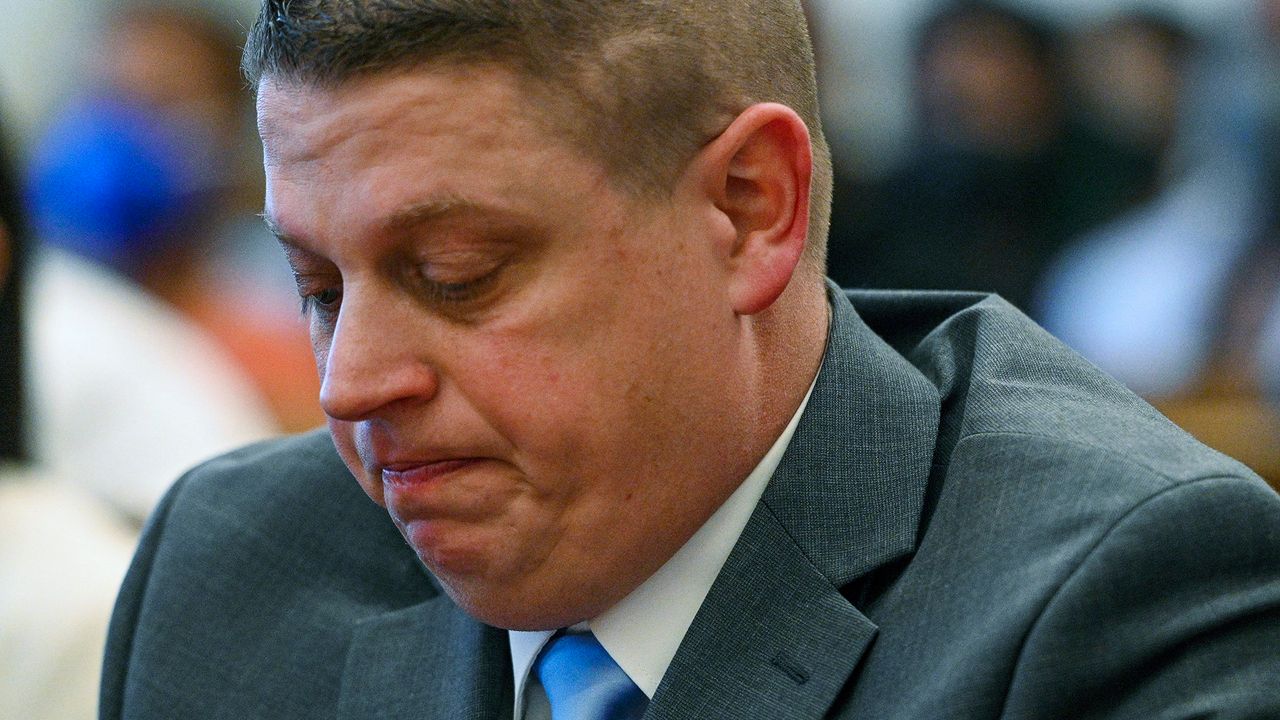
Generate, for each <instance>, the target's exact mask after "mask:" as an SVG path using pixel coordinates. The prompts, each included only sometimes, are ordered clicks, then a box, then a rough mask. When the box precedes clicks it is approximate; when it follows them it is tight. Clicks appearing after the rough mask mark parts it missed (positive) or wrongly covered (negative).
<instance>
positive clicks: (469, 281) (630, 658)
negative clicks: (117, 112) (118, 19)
mask: <svg viewBox="0 0 1280 720" xmlns="http://www.w3.org/2000/svg"><path fill="white" fill-rule="evenodd" d="M246 67H247V70H248V74H249V76H250V78H251V80H252V82H253V83H254V85H255V87H256V88H257V93H258V111H259V125H260V129H261V132H262V136H263V141H264V146H265V149H266V155H265V158H266V168H267V185H268V188H267V202H266V216H267V218H268V221H269V223H270V224H271V225H272V227H273V229H274V230H275V231H276V233H277V235H278V236H279V237H280V239H281V242H282V244H283V246H284V248H285V251H286V253H287V254H288V256H289V259H290V262H291V263H292V265H293V267H294V270H295V272H296V274H297V278H298V285H299V292H300V294H301V295H302V297H303V299H304V305H305V307H306V309H307V313H308V315H309V318H310V323H311V333H312V338H313V343H314V346H315V351H316V359H317V364H318V367H319V368H320V372H321V375H322V381H323V389H322V391H321V402H322V405H323V406H324V409H325V412H326V414H327V415H328V416H329V419H330V420H329V434H330V435H331V437H332V442H330V439H329V438H328V437H325V436H321V435H310V436H303V437H301V438H296V439H291V440H286V441H283V442H280V443H273V444H268V445H263V446H257V447H254V448H251V449H248V450H245V451H242V452H240V453H238V454H235V455H232V456H228V457H225V458H222V459H220V460H216V461H214V462H212V463H210V464H208V465H206V466H204V467H202V468H200V469H197V470H196V471H194V472H192V473H191V474H189V475H188V476H186V477H185V478H184V479H183V480H181V481H180V482H179V483H178V485H177V486H176V487H175V489H174V490H173V491H172V492H171V494H170V495H169V497H168V499H167V500H166V502H165V503H164V504H163V506H162V507H161V509H160V510H159V511H158V512H157V513H156V515H155V516H154V518H153V519H152V521H151V524H150V527H149V530H148V532H147V537H146V538H145V539H144V541H143V544H142V547H141V549H140V551H139V554H138V558H137V560H136V561H135V564H134V567H133V569H132V571H131V575H130V578H129V580H128V581H126V583H125V587H124V589H123V591H122V595H121V599H120V602H119V605H118V607H117V611H116V617H115V619H114V621H113V622H114V624H113V629H112V634H111V637H110V640H109V642H110V648H109V650H108V656H107V664H106V669H105V678H104V683H105V685H104V690H103V717H104V718H118V717H127V718H151V717H182V718H200V717H272V718H280V717H286V718H295V717H296V718H304V717H305V718H316V717H338V718H370V717H377V718H401V717H403V718H463V717H473V718H489V717H512V716H513V715H515V716H519V717H526V718H547V717H551V718H554V720H562V719H563V718H569V717H574V718H576V717H609V718H615V717H616V718H621V717H628V718H633V717H639V716H640V714H641V713H643V714H644V717H646V718H720V717H723V718H744V717H748V718H820V717H827V716H834V717H847V718H942V717H956V718H995V717H1012V718H1061V717H1193V716H1206V715H1210V714H1214V713H1217V716H1219V717H1264V716H1267V715H1269V714H1274V713H1275V712H1277V711H1280V696H1278V694H1277V691H1276V690H1275V688H1274V685H1275V683H1274V679H1275V678H1274V670H1275V667H1276V660H1277V659H1278V658H1280V655H1278V653H1280V650H1277V648H1280V644H1278V643H1277V641H1278V640H1280V622H1277V620H1280V584H1278V583H1277V582H1276V578H1277V573H1280V501H1278V500H1277V498H1276V497H1275V495H1274V494H1273V493H1272V492H1271V491H1270V490H1269V489H1267V488H1266V487H1265V486H1264V485H1262V484H1261V482H1260V481H1259V480H1258V479H1257V478H1256V477H1253V476H1251V475H1250V474H1249V473H1248V471H1247V470H1245V469H1244V468H1242V467H1241V466H1239V465H1238V464H1236V463H1233V462H1231V461H1229V460H1227V459H1225V458H1222V457H1221V456H1217V455H1215V454H1213V453H1211V452H1210V451H1208V450H1206V449H1204V448H1202V447H1201V446H1198V445H1196V444H1195V443H1194V442H1193V441H1191V440H1190V439H1188V438H1187V437H1186V436H1185V435H1183V434H1182V433H1180V432H1179V431H1177V430H1176V429H1175V428H1174V427H1173V426H1171V425H1169V424H1168V423H1166V422H1164V421H1162V420H1161V419H1160V418H1159V416H1158V415H1157V414H1156V413H1154V411H1152V410H1151V409H1150V408H1148V407H1147V406H1145V405H1143V404H1142V403H1141V402H1140V401H1138V400H1137V399H1136V398H1134V397H1133V396H1132V395H1130V394H1128V393H1127V392H1125V391H1124V390H1123V389H1122V388H1120V387H1119V386H1118V385H1117V384H1115V383H1113V382H1111V381H1110V380H1108V379H1107V378H1105V377H1103V376H1101V375H1099V374H1098V373H1097V372H1096V371H1095V370H1093V369H1092V368H1090V367H1089V366H1088V365H1087V364H1086V363H1084V362H1083V361H1081V360H1080V359H1078V358H1077V357H1076V356H1074V355H1072V354H1071V353H1070V352H1069V351H1067V350H1065V349H1064V348H1062V347H1061V346H1060V345H1058V344H1057V343H1055V342H1054V341H1053V340H1052V339H1051V338H1049V337H1048V336H1047V335H1045V334H1044V333H1043V332H1042V331H1040V330H1038V329H1037V328H1035V327H1034V326H1033V325H1031V324H1030V323H1029V322H1028V321H1027V320H1025V319H1024V318H1023V317H1022V316H1021V315H1019V314H1017V312H1016V311H1014V310H1013V309H1012V308H1011V307H1010V306H1008V305H1007V304H1005V303H1004V302H1003V301H1000V300H998V299H994V298H986V297H983V296H980V295H953V294H942V295H921V294H896V293H879V294H875V293H873V294H866V293H862V294H854V295H853V296H852V299H853V303H854V304H850V300H849V298H847V297H846V296H845V295H844V294H842V293H841V292H839V291H837V290H835V289H834V288H832V287H829V286H827V285H825V284H824V282H823V279H822V275H823V272H822V268H823V245H824V234H825V226H826V216H827V210H828V198H829V193H830V179H829V178H830V170H829V166H828V160H827V152H826V148H825V146H824V143H823V141H822V139H821V132H820V127H819V123H818V119H817V107H816V102H815V100H814V97H815V95H816V93H815V91H814V81H813V72H812V60H811V52H810V49H809V43H808V39H807V35H806V32H805V26H804V22H803V16H802V14H801V9H800V7H799V4H798V3H795V2H789V1H783V0H707V1H704V2H698V3H684V2H644V3H639V2H635V1H634V0H625V1H624V0H595V1H593V2H570V1H567V0H524V1H523V2H506V1H493V2H475V1H473V2H462V1H449V0H416V1H414V2H390V1H384V0H365V1H363V2H358V3H350V2H336V1H331V0H312V1H310V2H303V1H301V0H294V1H293V2H277V1H275V0H271V1H269V2H266V3H265V4H264V7H263V12H262V15H261V16H260V18H259V21H258V23H257V25H256V26H255V28H254V30H253V32H252V34H251V37H250V41H249V44H248V48H247V50H246ZM335 448H336V453H335ZM350 476H354V478H355V482H352V481H351V477H350ZM357 487H358V488H360V489H361V490H363V491H364V493H363V495H362V494H361V493H360V492H358V491H357V490H356V489H355V488H357ZM365 495H367V496H368V498H369V499H372V500H373V503H370V502H368V500H366V499H365V497H364V496H365ZM379 506H380V507H381V508H385V512H384V511H383V510H382V509H379ZM388 516H389V517H390V520H391V521H390V522H388V521H387V517H388ZM397 530H398V532H397ZM406 544H407V547H406ZM424 567H425V569H426V572H423V568H424ZM606 685H607V686H608V687H605V686H606ZM605 696H607V697H608V700H609V704H611V705H613V708H612V710H609V711H608V712H606V711H603V710H601V711H600V712H599V713H598V714H595V715H588V714H585V712H586V711H579V710H575V709H574V707H576V706H575V705H574V704H575V703H580V702H583V701H585V700H590V699H596V698H601V697H605ZM1259 713H1260V714H1259Z"/></svg>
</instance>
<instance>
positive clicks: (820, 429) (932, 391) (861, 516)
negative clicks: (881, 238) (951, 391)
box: [763, 286, 941, 587]
mask: <svg viewBox="0 0 1280 720" xmlns="http://www.w3.org/2000/svg"><path fill="white" fill-rule="evenodd" d="M829 296H830V298H831V303H832V320H831V332H830V333H829V339H828V341H827V351H826V354H825V356H824V358H823V367H822V372H821V374H820V375H819V376H818V382H817V386H816V387H815V388H814V397H813V401H812V402H811V403H810V406H809V408H808V409H807V410H806V411H805V414H804V417H802V418H801V420H800V427H799V428H798V430H797V432H796V437H795V439H794V440H793V441H792V443H791V446H790V447H789V448H788V449H787V453H786V455H785V456H784V457H783V460H782V465H781V466H780V467H779V468H778V471H777V472H776V473H775V474H774V477H773V480H772V481H771V482H770V483H769V488H768V490H766V491H765V495H764V498H763V503H764V505H766V506H768V508H769V509H770V510H771V511H772V512H773V513H774V515H775V516H776V517H777V518H778V521H779V522H780V523H781V524H782V526H783V527H785V528H787V530H788V532H789V533H790V535H791V537H792V538H793V539H794V540H795V542H796V544H797V546H798V547H799V548H800V549H801V550H802V551H803V552H804V555H805V557H806V558H807V559H808V560H809V562H811V563H812V564H813V565H814V567H815V568H817V569H818V571H819V572H821V573H822V574H823V575H824V576H825V577H826V578H827V579H828V580H829V581H830V582H831V584H832V585H834V586H836V587H840V586H843V585H846V584H848V583H850V582H852V581H853V580H856V579H858V578H859V577H861V576H863V575H865V574H866V573H868V572H870V571H871V570H874V569H875V568H878V567H880V566H882V565H884V564H886V563H888V562H891V561H892V560H895V559H897V558H900V557H903V556H904V555H907V554H909V553H910V552H912V551H913V550H914V549H915V544H916V536H917V533H918V531H919V524H920V514H921V510H922V506H923V503H924V497H925V491H926V488H927V486H928V482H929V472H930V469H931V466H932V461H933V451H934V445H935V443H936V440H937V433H938V421H939V413H940V402H941V400H940V398H939V395H938V390H937V388H936V387H934V385H933V384H932V383H930V382H929V380H928V379H926V378H925V377H924V376H923V375H922V374H920V372H919V371H918V370H917V369H916V368H915V367H914V366H913V365H912V364H911V363H909V362H908V361H907V360H906V359H905V358H903V357H902V356H901V355H899V354H898V353H897V352H896V351H894V350H893V348H891V347H890V346H889V345H888V344H887V343H886V342H885V341H884V340H883V339H881V338H880V337H879V336H878V335H876V334H875V332H873V331H872V330H871V328H869V327H868V326H867V325H866V323H864V322H863V321H862V319H861V318H860V317H859V316H858V314H857V312H856V311H855V310H854V308H853V305H852V304H850V302H849V300H848V299H847V298H846V297H845V295H844V293H843V292H841V291H840V290H839V289H837V288H835V286H831V287H830V289H829Z"/></svg>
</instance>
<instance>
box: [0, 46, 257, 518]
mask: <svg viewBox="0 0 1280 720" xmlns="http://www.w3.org/2000/svg"><path fill="white" fill-rule="evenodd" d="M178 60H180V59H174V60H171V61H170V62H171V63H172V64H175V65H178ZM83 107H84V109H83V110H82V111H78V112H79V114H77V115H75V117H74V120H69V119H65V118H64V120H63V121H61V122H59V123H55V124H54V126H53V128H52V129H51V130H50V133H49V134H48V135H47V136H46V138H45V139H44V141H43V148H42V152H43V153H44V156H43V157H41V158H38V159H37V165H36V167H35V169H33V170H32V172H31V175H32V177H33V178H34V181H35V186H34V188H33V189H32V191H31V193H30V195H31V199H32V201H33V202H32V204H33V205H34V207H35V208H36V209H37V210H38V211H40V215H39V216H38V217H37V218H34V219H35V220H37V221H38V222H35V223H33V237H36V238H38V239H41V240H43V239H44V238H45V237H49V238H54V239H58V240H60V241H61V242H62V243H63V244H64V246H65V245H66V244H69V243H70V242H71V241H70V239H69V238H72V237H73V233H72V231H73V230H85V231H86V232H85V234H84V235H83V236H75V237H78V238H80V239H81V240H83V242H84V243H85V244H84V245H81V246H79V247H80V249H82V250H84V253H83V254H85V255H94V253H93V252H91V251H90V250H91V249H94V248H96V249H99V250H101V251H102V253H104V254H101V255H95V257H97V258H98V259H99V260H102V261H103V262H100V263H95V262H90V261H89V260H88V259H85V258H84V257H83V255H79V256H78V255H76V254H74V253H71V252H68V251H67V250H66V249H65V247H63V248H59V247H42V248H41V249H40V251H39V252H34V253H31V256H30V259H29V267H28V268H27V269H28V272H27V274H26V276H25V277H24V278H22V279H23V280H25V281H26V284H27V287H26V288H25V291H24V292H25V296H26V302H25V305H24V308H23V322H24V323H25V326H24V331H25V338H24V339H25V341H26V342H25V343H24V345H25V347H24V348H23V352H24V357H25V362H26V368H27V374H26V377H25V383H24V384H25V389H26V396H27V398H28V400H29V404H28V406H27V408H26V412H25V413H23V422H24V426H25V431H26V433H27V437H28V440H29V442H30V452H31V453H32V455H33V456H34V458H35V459H36V460H38V461H39V462H40V463H41V464H42V465H43V466H45V467H47V468H48V469H49V471H50V472H51V473H53V474H54V475H56V476H57V477H60V478H64V479H66V480H67V481H68V482H73V483H75V484H77V485H78V486H80V487H83V488H87V489H88V490H90V491H91V492H92V493H93V494H94V495H96V496H97V497H99V498H101V499H103V500H105V501H106V502H108V503H109V504H110V505H111V506H112V507H113V508H114V509H115V510H116V511H117V513H118V514H119V515H120V516H121V517H123V518H124V519H126V520H127V521H128V522H130V523H131V524H133V525H135V526H140V525H141V523H142V521H143V519H145V517H146V516H147V514H148V513H149V512H150V511H151V508H152V507H153V506H154V504H155V503H156V501H157V500H159V498H160V496H161V494H163V493H164V491H165V490H166V489H167V488H168V487H169V485H170V484H171V483H172V482H173V480H174V479H175V478H176V477H177V476H178V475H179V474H180V473H181V472H182V471H183V470H184V469H186V468H187V467H189V466H190V465H191V464H192V463H194V462H198V461H199V460H201V459H203V458H207V457H211V456H213V455H215V454H217V453H219V452H222V451H225V450H227V449H229V448H232V447H235V446H237V445H241V444H244V443H246V442H252V441H254V440H258V439H261V438H264V437H268V436H271V435H274V434H276V433H278V432H279V428H278V425H277V424H276V422H275V420H274V418H273V417H272V415H271V413H270V412H269V409H268V408H267V407H266V405H265V403H263V401H262V399H261V396H260V395H259V394H258V393H257V392H256V390H255V389H254V387H253V385H252V384H251V383H250V381H249V380H248V378H247V377H246V376H245V375H244V373H243V372H242V371H241V370H240V369H239V367H238V366H237V365H236V364H235V363H234V362H233V361H232V359H231V358H230V357H229V356H228V354H227V353H226V351H225V350H224V349H223V348H221V347H220V346H219V345H218V344H217V343H216V342H215V341H214V340H213V339H212V338H211V337H210V336H209V335H208V334H207V333H205V332H203V331H201V330H200V329H199V328H198V327H197V326H196V325H194V324H193V323H192V322H190V321H189V320H188V319H186V318H184V317H183V316H181V315H180V314H178V313H177V312H176V311H175V310H174V308H173V307H172V306H170V305H168V304H166V303H164V302H162V301H161V300H159V299H158V298H157V297H156V296H155V295H153V294H149V293H146V292H143V291H142V290H141V289H140V288H139V286H138V285H136V284H134V283H133V282H130V281H129V279H128V278H127V277H126V276H124V275H122V274H120V273H116V272H112V271H111V270H109V269H108V265H110V264H112V262H113V260H114V262H116V263H127V262H130V261H132V260H134V259H135V258H137V257H139V256H141V255H143V254H145V253H144V250H145V249H147V246H146V245H145V244H144V243H147V242H152V241H155V242H157V243H159V241H158V240H154V238H153V237H151V236H149V235H147V233H146V232H145V230H146V229H147V227H148V226H149V225H165V223H166V222H168V221H169V219H170V218H171V217H173V215H174V213H172V212H171V210H172V207H173V205H174V204H175V203H178V202H179V200H180V199H185V198H187V196H188V195H189V193H187V192H186V190H185V188H187V187H189V185H187V184H184V182H186V181H183V180H178V179H175V178H174V176H173V175H174V174H173V173H172V172H171V171H172V170H173V166H174V163H176V162H178V160H177V159H176V157H175V156H174V154H166V152H167V151H169V150H171V149H172V147H171V146H170V145H167V144H165V143H166V142H168V141H173V142H178V140H177V139H176V138H178V136H177V135H175V134H166V128H165V127H164V126H163V125H161V124H159V123H158V122H152V123H151V124H150V125H148V124H145V123H146V122H147V121H148V118H149V116H147V115H145V114H144V113H142V112H140V111H138V110H137V109H136V108H134V107H132V106H129V105H127V104H125V103H123V102H110V101H106V100H102V101H92V102H89V103H88V104H87V105H85V106H83ZM89 108H92V110H90V109H89ZM152 119H153V118H152ZM134 123H137V124H136V125H135V124H134ZM148 143H150V144H148ZM192 202H194V199H192ZM92 230H97V231H99V232H98V234H97V235H94V236H92V237H94V238H96V239H98V240H101V239H102V238H111V239H114V240H117V241H119V243H121V244H123V247H124V251H123V252H119V253H116V254H113V255H107V254H106V253H108V251H111V250H113V249H115V248H117V247H120V245H113V244H111V243H107V242H102V243H100V244H96V245H94V244H91V240H90V239H89V238H90V237H91V235H90V232H89V231H92ZM128 238H141V239H139V240H137V243H136V244H125V243H126V242H127V239H128ZM130 242H131V241H130ZM152 247H153V248H155V249H156V251H157V253H158V255H159V256H160V257H161V258H163V257H172V258H173V264H172V268H171V270H172V272H173V273H174V275H175V277H177V278H179V279H184V278H185V276H184V275H183V272H184V268H183V261H182V260H181V256H180V254H179V253H177V252H176V251H173V250H171V249H168V248H165V247H164V246H163V245H160V244H157V245H154V246H152ZM115 267H117V268H120V267H122V265H120V264H116V265H115ZM143 267H144V266H143V264H142V263H139V264H138V265H137V266H136V269H137V270H138V272H139V273H142V272H143V270H142V268H143ZM152 267H153V268H156V270H155V272H154V275H155V276H156V277H160V276H163V263H162V262H160V261H157V262H156V263H155V264H154V265H153V266H152ZM140 276H141V275H138V276H135V277H140Z"/></svg>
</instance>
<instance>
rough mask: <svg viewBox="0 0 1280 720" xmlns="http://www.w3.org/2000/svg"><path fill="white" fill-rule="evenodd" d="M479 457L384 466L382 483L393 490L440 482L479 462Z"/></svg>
mask: <svg viewBox="0 0 1280 720" xmlns="http://www.w3.org/2000/svg"><path fill="white" fill-rule="evenodd" d="M479 462H480V460H479V458H458V459H452V460H439V461H435V462H426V463H401V464H396V465H388V466H386V467H384V468H382V484H383V485H384V486H386V487H387V488H389V489H392V490H409V489H412V488H417V487H422V486H424V485H432V484H438V483H440V482H442V481H444V480H445V479H446V478H447V477H448V476H449V475H452V474H454V473H456V472H458V471H460V470H464V469H466V468H469V467H471V466H473V465H475V464H477V463H479Z"/></svg>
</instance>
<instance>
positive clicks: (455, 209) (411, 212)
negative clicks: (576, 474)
mask: <svg viewBox="0 0 1280 720" xmlns="http://www.w3.org/2000/svg"><path fill="white" fill-rule="evenodd" d="M483 212H502V211H501V210H500V209H498V208H493V207H490V206H487V205H482V204H479V203H475V202H472V201H470V200H465V199H462V198H459V197H447V198H443V199H440V200H432V201H427V202H419V203H413V204H411V205H408V206H407V207H404V208H402V209H400V210H397V211H396V212H395V213H393V214H392V215H391V217H389V218H387V220H386V221H385V222H383V223H382V226H383V229H384V230H389V231H403V230H407V229H410V228H413V227H416V226H418V225H421V224H422V223H425V222H430V221H432V220H439V219H442V218H445V217H448V216H452V215H465V214H479V213H483ZM258 217H260V218H262V222H263V223H264V224H265V225H266V226H267V230H268V231H270V233H271V234H272V235H273V236H275V238H276V240H277V241H278V242H280V243H281V244H282V245H288V246H290V247H293V248H296V249H298V250H306V248H304V247H302V244H301V243H299V242H298V241H297V240H296V239H295V238H294V237H293V236H291V235H289V234H288V233H287V232H285V231H284V228H282V227H280V225H279V224H278V223H277V222H276V221H275V219H274V218H272V217H271V215H270V214H269V213H267V212H266V211H265V210H264V211H263V212H260V213H258Z"/></svg>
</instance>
